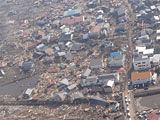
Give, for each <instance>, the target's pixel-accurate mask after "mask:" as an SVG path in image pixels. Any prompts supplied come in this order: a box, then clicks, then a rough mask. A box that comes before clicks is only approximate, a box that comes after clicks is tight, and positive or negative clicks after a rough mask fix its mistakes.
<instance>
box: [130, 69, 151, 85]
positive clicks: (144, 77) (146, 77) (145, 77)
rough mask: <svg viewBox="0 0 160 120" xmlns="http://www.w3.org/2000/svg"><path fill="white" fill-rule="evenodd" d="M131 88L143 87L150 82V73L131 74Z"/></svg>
mask: <svg viewBox="0 0 160 120" xmlns="http://www.w3.org/2000/svg"><path fill="white" fill-rule="evenodd" d="M131 81H132V86H140V85H142V86H144V85H145V84H149V83H151V81H152V74H151V72H132V73H131Z"/></svg>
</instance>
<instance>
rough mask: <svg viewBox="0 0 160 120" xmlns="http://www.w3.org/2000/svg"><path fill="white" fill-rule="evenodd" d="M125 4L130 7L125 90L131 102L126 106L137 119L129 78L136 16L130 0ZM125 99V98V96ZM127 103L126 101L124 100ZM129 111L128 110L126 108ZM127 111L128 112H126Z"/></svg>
mask: <svg viewBox="0 0 160 120" xmlns="http://www.w3.org/2000/svg"><path fill="white" fill-rule="evenodd" d="M125 5H126V6H127V9H128V25H127V27H128V45H129V55H130V56H129V58H128V61H129V65H128V68H127V72H128V74H127V75H128V77H127V80H126V81H125V91H124V97H125V96H127V101H128V100H129V99H130V102H128V103H129V104H125V108H129V112H128V113H130V116H131V120H134V119H135V109H134V97H133V93H132V92H130V93H128V79H129V75H130V71H131V69H132V59H133V50H134V46H133V42H132V37H133V36H132V35H133V26H132V25H133V24H134V21H135V18H134V14H133V10H132V8H131V5H130V4H129V3H128V0H125ZM123 99H125V98H123ZM124 103H125V102H124ZM125 111H127V110H125ZM126 113H127V112H126Z"/></svg>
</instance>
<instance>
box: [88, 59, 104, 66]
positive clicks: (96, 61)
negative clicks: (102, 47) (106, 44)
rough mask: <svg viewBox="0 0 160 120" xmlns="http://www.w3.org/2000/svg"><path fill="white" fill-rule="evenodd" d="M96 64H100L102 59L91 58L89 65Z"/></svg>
mask: <svg viewBox="0 0 160 120" xmlns="http://www.w3.org/2000/svg"><path fill="white" fill-rule="evenodd" d="M96 65H100V66H102V59H101V58H97V59H91V62H90V66H96Z"/></svg>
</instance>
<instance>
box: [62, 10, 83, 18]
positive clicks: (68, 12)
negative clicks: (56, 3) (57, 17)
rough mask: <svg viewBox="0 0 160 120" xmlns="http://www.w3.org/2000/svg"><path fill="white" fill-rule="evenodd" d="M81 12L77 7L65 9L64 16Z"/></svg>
mask: <svg viewBox="0 0 160 120" xmlns="http://www.w3.org/2000/svg"><path fill="white" fill-rule="evenodd" d="M80 13H81V10H79V9H75V10H70V11H65V12H64V16H65V17H67V16H71V15H75V14H80Z"/></svg>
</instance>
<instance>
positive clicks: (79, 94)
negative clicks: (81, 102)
mask: <svg viewBox="0 0 160 120" xmlns="http://www.w3.org/2000/svg"><path fill="white" fill-rule="evenodd" d="M81 98H84V95H83V94H82V93H81V92H77V93H75V94H74V99H81Z"/></svg>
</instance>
